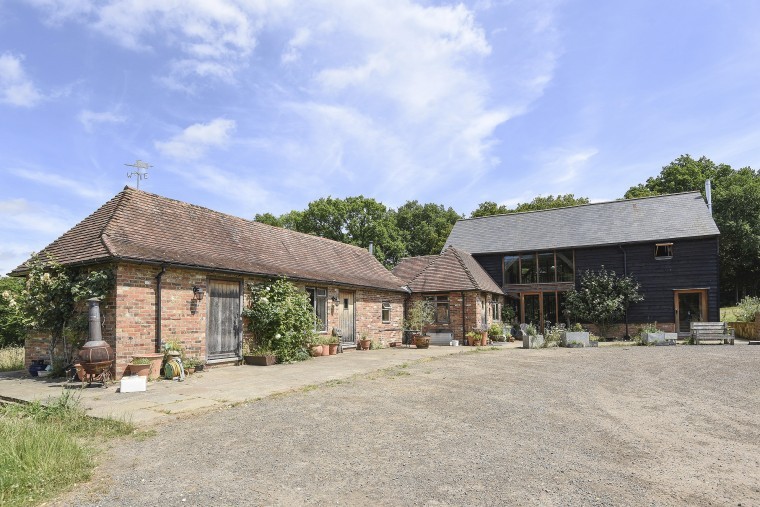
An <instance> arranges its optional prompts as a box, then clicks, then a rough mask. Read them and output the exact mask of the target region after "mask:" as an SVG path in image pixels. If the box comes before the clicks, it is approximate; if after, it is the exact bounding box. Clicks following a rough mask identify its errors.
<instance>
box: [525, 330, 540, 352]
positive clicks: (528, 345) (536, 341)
mask: <svg viewBox="0 0 760 507" xmlns="http://www.w3.org/2000/svg"><path fill="white" fill-rule="evenodd" d="M543 345H544V335H542V334H540V335H536V336H528V335H525V336H524V337H523V348H524V349H538V348H541V347H543Z"/></svg>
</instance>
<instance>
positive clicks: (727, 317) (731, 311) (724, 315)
mask: <svg viewBox="0 0 760 507" xmlns="http://www.w3.org/2000/svg"><path fill="white" fill-rule="evenodd" d="M738 309H739V307H738V306H724V307H723V308H721V309H720V321H721V322H736V311H737V310H738Z"/></svg>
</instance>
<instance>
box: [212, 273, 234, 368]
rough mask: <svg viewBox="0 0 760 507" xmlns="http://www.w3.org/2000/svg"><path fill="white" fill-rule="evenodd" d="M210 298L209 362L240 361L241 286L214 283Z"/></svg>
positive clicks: (220, 281) (220, 282)
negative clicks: (226, 359)
mask: <svg viewBox="0 0 760 507" xmlns="http://www.w3.org/2000/svg"><path fill="white" fill-rule="evenodd" d="M208 297H209V300H208V324H207V330H206V352H207V355H208V358H209V359H225V358H234V357H238V356H239V354H240V343H241V341H240V339H241V333H240V331H241V318H240V282H235V281H227V280H210V281H209V286H208Z"/></svg>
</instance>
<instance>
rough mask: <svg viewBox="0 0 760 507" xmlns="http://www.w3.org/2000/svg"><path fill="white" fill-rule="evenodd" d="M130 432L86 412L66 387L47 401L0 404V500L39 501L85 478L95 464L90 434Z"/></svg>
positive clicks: (17, 504)
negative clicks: (54, 397) (46, 402)
mask: <svg viewBox="0 0 760 507" xmlns="http://www.w3.org/2000/svg"><path fill="white" fill-rule="evenodd" d="M134 431H135V429H134V427H133V426H132V425H131V424H128V423H125V422H122V421H115V420H112V419H95V418H92V417H89V416H87V415H86V414H85V413H84V410H82V409H81V408H80V407H79V404H78V400H77V399H76V398H75V397H74V395H72V394H70V393H68V392H64V394H63V395H61V397H60V398H58V399H57V400H54V401H53V402H52V403H50V404H49V405H43V404H41V403H39V402H36V403H32V404H29V405H0V505H3V506H7V507H21V506H25V507H26V506H31V505H38V504H40V503H42V502H44V501H46V500H49V499H51V498H53V497H55V496H56V495H58V494H60V493H62V492H64V491H67V490H68V489H70V488H71V487H72V486H73V485H75V484H77V483H80V482H83V481H87V480H89V478H90V474H91V473H92V469H93V468H94V467H95V464H96V463H95V459H94V457H95V455H96V449H95V448H94V447H93V446H92V444H91V443H89V442H91V441H92V440H93V439H92V437H93V436H94V437H98V438H96V440H99V441H102V440H104V439H107V438H113V437H116V436H120V435H128V434H132V433H134Z"/></svg>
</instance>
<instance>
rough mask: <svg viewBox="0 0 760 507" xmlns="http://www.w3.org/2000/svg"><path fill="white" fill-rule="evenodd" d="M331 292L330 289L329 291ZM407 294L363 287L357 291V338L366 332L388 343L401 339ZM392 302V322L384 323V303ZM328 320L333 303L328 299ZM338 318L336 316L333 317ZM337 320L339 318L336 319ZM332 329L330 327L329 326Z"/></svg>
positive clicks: (375, 338) (374, 338)
mask: <svg viewBox="0 0 760 507" xmlns="http://www.w3.org/2000/svg"><path fill="white" fill-rule="evenodd" d="M328 294H329V291H328ZM405 299H406V295H405V294H401V293H393V292H384V291H376V290H370V289H362V290H357V291H356V297H355V302H356V338H357V339H359V337H360V336H361V335H362V333H366V334H367V336H368V337H369V338H371V339H373V340H378V341H382V342H383V343H384V344H387V343H389V342H391V341H401V334H402V331H403V325H404V300H405ZM383 301H387V302H389V303H390V304H391V312H390V313H391V315H390V317H391V318H390V322H389V323H383V319H382V303H383ZM327 305H328V309H327V313H328V321H329V320H330V319H329V316H330V314H331V312H332V310H331V309H330V307H331V306H333V304H332V303H331V302H329V301H328V303H327ZM333 318H336V317H333ZM336 320H337V319H336ZM328 329H330V327H328Z"/></svg>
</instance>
